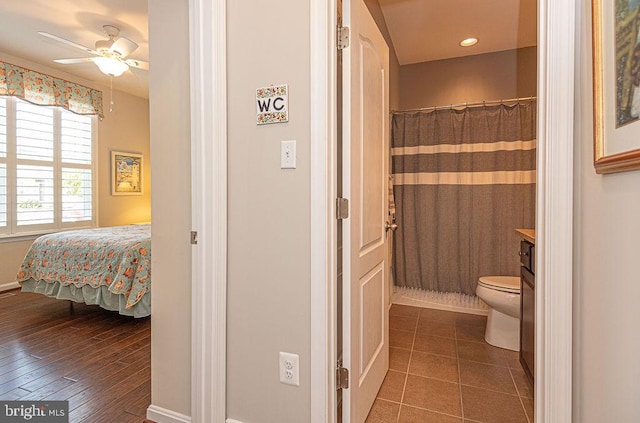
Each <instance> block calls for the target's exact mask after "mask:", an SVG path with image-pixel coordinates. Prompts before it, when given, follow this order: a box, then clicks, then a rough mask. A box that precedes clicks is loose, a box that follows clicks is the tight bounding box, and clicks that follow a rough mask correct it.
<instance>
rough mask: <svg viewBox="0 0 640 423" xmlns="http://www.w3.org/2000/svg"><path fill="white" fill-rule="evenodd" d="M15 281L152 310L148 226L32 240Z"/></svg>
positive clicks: (113, 306)
mask: <svg viewBox="0 0 640 423" xmlns="http://www.w3.org/2000/svg"><path fill="white" fill-rule="evenodd" d="M17 280H18V282H19V283H20V285H21V286H22V291H24V292H36V293H39V294H44V295H46V296H48V297H53V298H58V299H62V300H71V301H75V302H83V303H86V304H96V305H99V306H100V307H102V308H104V309H107V310H111V311H117V312H118V313H120V314H122V315H125V316H133V317H146V316H149V315H150V314H151V225H148V224H144V225H127V226H113V227H105V228H94V229H83V230H74V231H66V232H58V233H55V234H49V235H44V236H41V237H39V238H37V239H36V240H35V241H34V242H33V244H32V245H31V247H30V248H29V251H27V254H26V255H25V258H24V260H23V262H22V265H21V266H20V270H19V271H18V275H17Z"/></svg>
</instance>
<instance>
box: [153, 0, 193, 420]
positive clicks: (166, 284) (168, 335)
mask: <svg viewBox="0 0 640 423" xmlns="http://www.w3.org/2000/svg"><path fill="white" fill-rule="evenodd" d="M149 39H150V40H151V42H150V52H149V56H150V57H149V60H150V66H151V70H150V71H149V106H150V113H149V115H150V123H151V158H152V160H151V175H152V176H151V177H152V182H153V187H154V189H153V195H152V199H151V209H152V212H153V229H152V235H151V244H152V248H153V256H152V263H151V266H152V268H153V295H152V296H151V307H152V309H153V313H152V314H151V402H152V404H153V405H154V406H157V407H160V408H164V409H167V410H171V411H174V412H177V413H181V414H184V415H190V414H191V244H190V238H189V233H190V231H191V141H190V116H189V104H190V100H189V98H190V96H189V2H188V1H187V0H153V1H150V2H149ZM194 423H196V422H194ZM203 423H204V422H203Z"/></svg>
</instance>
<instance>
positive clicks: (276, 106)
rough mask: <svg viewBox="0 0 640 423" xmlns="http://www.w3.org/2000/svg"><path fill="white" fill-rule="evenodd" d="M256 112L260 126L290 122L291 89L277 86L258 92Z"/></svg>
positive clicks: (260, 89)
mask: <svg viewBox="0 0 640 423" xmlns="http://www.w3.org/2000/svg"><path fill="white" fill-rule="evenodd" d="M256 112H257V119H256V123H257V124H258V125H266V124H268V123H282V122H288V121H289V88H288V87H287V85H286V84H285V85H276V86H271V87H265V88H258V89H257V90H256Z"/></svg>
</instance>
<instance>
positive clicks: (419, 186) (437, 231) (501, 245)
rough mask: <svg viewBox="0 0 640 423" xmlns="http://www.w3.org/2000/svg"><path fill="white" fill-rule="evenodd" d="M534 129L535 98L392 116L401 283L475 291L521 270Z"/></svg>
mask: <svg viewBox="0 0 640 423" xmlns="http://www.w3.org/2000/svg"><path fill="white" fill-rule="evenodd" d="M535 131H536V101H535V99H533V98H529V99H521V100H515V101H501V102H498V104H495V103H488V102H485V103H479V104H474V105H462V107H455V106H448V107H445V108H442V107H437V108H430V109H420V110H413V111H402V112H394V113H393V115H392V125H391V145H392V162H393V163H392V169H393V185H394V197H395V203H396V204H395V206H396V219H397V222H398V230H397V231H396V232H395V236H394V248H393V250H394V259H393V274H394V282H395V285H396V286H398V287H406V288H414V289H418V290H423V291H429V292H439V293H457V294H463V295H470V296H472V295H474V294H475V289H476V283H477V280H478V278H479V277H480V276H483V275H513V276H517V275H518V274H519V273H518V272H519V261H518V245H519V244H518V241H519V239H518V237H517V235H516V233H515V229H516V228H533V227H534V223H535V169H536V134H535Z"/></svg>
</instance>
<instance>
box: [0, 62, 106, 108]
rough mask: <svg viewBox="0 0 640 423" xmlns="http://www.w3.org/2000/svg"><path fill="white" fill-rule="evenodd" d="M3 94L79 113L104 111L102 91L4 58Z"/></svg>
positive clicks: (1, 68)
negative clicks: (8, 61) (6, 60)
mask: <svg viewBox="0 0 640 423" xmlns="http://www.w3.org/2000/svg"><path fill="white" fill-rule="evenodd" d="M0 95H8V96H15V97H19V98H21V99H23V100H26V101H28V102H30V103H33V104H38V105H41V106H59V107H62V108H64V109H67V110H69V111H71V112H74V113H77V114H79V115H98V116H100V118H102V117H104V115H103V112H102V92H101V91H98V90H94V89H92V88H88V87H85V86H82V85H78V84H75V83H73V82H69V81H65V80H64V79H60V78H54V77H53V76H49V75H45V74H43V73H39V72H34V71H32V70H29V69H26V68H22V67H20V66H16V65H12V64H10V63H6V62H1V61H0Z"/></svg>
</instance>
